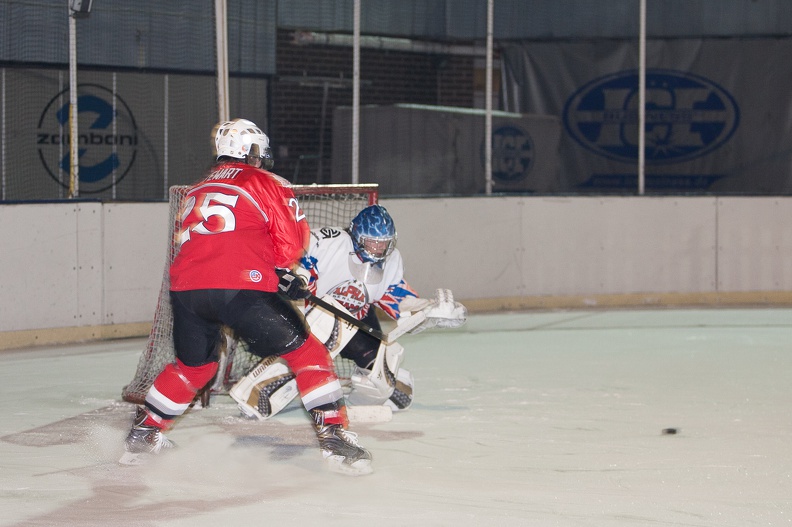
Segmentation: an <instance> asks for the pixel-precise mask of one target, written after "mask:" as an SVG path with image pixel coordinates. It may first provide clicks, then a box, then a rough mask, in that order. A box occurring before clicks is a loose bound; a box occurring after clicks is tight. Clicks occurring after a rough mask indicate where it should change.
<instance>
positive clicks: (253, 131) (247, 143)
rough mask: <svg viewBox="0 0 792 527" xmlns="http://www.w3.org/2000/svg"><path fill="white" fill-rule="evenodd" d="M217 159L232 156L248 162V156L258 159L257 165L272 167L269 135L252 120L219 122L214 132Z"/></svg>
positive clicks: (273, 162) (272, 160) (268, 168)
mask: <svg viewBox="0 0 792 527" xmlns="http://www.w3.org/2000/svg"><path fill="white" fill-rule="evenodd" d="M214 136H215V137H214V139H215V148H216V149H217V159H220V158H221V157H224V156H225V157H233V158H235V159H242V160H245V161H246V162H249V160H248V158H252V159H259V160H261V164H260V165H259V166H261V167H263V168H266V169H267V170H270V169H272V167H273V166H274V164H275V161H274V159H273V157H272V149H271V148H270V145H269V137H267V134H265V133H264V132H262V131H261V128H259V127H258V126H256V124H255V123H254V122H252V121H248V120H247V119H234V120H233V121H225V122H222V123H220V124H219V125H218V126H217V127H216V130H215V134H214Z"/></svg>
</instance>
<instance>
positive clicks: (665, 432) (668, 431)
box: [662, 428, 679, 436]
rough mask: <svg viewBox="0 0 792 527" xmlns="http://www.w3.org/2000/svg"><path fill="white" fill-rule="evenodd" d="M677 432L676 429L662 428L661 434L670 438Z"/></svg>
mask: <svg viewBox="0 0 792 527" xmlns="http://www.w3.org/2000/svg"><path fill="white" fill-rule="evenodd" d="M678 432H679V429H677V428H663V432H662V433H663V435H664V436H672V435H674V434H677V433H678Z"/></svg>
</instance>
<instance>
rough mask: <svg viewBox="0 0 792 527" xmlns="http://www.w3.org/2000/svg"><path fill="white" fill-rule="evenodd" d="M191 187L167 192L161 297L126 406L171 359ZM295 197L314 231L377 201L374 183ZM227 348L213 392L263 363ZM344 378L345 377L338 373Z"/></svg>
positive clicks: (344, 221)
mask: <svg viewBox="0 0 792 527" xmlns="http://www.w3.org/2000/svg"><path fill="white" fill-rule="evenodd" d="M189 188H190V187H189V186H186V185H176V186H172V187H170V189H169V198H168V204H169V205H168V208H169V214H168V224H169V225H171V231H170V234H169V237H168V247H167V253H166V254H167V259H166V262H165V272H164V273H163V277H162V285H161V287H160V293H159V298H158V300H157V306H156V310H155V312H154V319H153V322H152V326H151V331H150V332H149V337H148V341H147V342H146V347H145V349H144V350H143V352H142V353H141V356H140V359H139V361H138V366H137V370H136V371H135V375H134V377H133V379H132V381H131V382H130V383H129V384H128V385H126V386H125V387H124V388H123V390H122V398H123V400H125V401H128V402H131V403H136V404H142V403H143V401H144V400H145V397H146V392H148V389H149V387H150V386H151V385H152V383H153V382H154V379H155V378H156V377H157V375H159V373H160V372H161V371H162V369H163V368H164V367H165V366H166V365H167V364H169V363H171V362H173V361H174V360H175V357H176V354H175V351H174V349H173V312H172V311H171V304H170V274H169V268H170V264H171V262H173V259H174V258H175V257H176V254H177V253H178V251H179V245H178V237H177V236H176V234H177V233H178V232H179V231H180V230H181V218H180V210H181V204H182V201H183V200H184V197H185V196H186V194H187V191H188V190H189ZM291 189H292V191H293V192H294V195H295V196H296V197H297V199H298V200H299V202H300V207H301V208H302V210H303V212H304V213H305V215H306V218H307V219H308V225H310V227H311V228H312V229H314V228H318V227H341V228H346V227H347V226H348V225H349V223H350V222H351V221H352V219H353V218H354V217H355V216H356V215H357V213H358V212H360V211H361V210H362V209H364V208H365V207H367V206H369V205H374V204H376V203H377V202H378V198H379V191H378V185H377V184H376V183H371V184H357V185H343V184H340V185H292V187H291ZM226 340H227V342H226V349H224V350H221V354H220V356H221V361H220V367H219V368H218V373H217V377H216V378H215V380H214V382H213V383H212V385H211V390H212V391H214V392H224V391H226V390H227V389H228V388H230V387H231V385H233V384H234V383H235V382H236V381H238V380H239V379H241V378H242V377H243V376H244V375H245V374H247V372H248V371H250V369H252V368H253V367H254V366H255V365H256V364H258V362H259V361H260V360H261V358H260V357H258V356H255V355H252V354H250V353H248V352H247V351H246V348H245V346H244V345H236V343H235V342H233V341H231V340H230V339H226ZM339 375H341V376H343V375H345V374H344V373H342V372H340V373H339Z"/></svg>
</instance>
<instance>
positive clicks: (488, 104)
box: [484, 0, 495, 195]
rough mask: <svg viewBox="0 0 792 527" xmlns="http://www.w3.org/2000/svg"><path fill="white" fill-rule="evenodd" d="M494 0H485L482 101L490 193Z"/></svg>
mask: <svg viewBox="0 0 792 527" xmlns="http://www.w3.org/2000/svg"><path fill="white" fill-rule="evenodd" d="M494 3H495V0H487V67H486V75H487V80H486V88H485V90H484V91H485V97H486V100H485V102H484V107H485V109H486V110H485V116H484V178H485V182H486V184H485V192H486V193H487V195H490V194H492V27H493V21H492V19H493V14H494Z"/></svg>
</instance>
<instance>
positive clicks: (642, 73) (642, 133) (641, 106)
mask: <svg viewBox="0 0 792 527" xmlns="http://www.w3.org/2000/svg"><path fill="white" fill-rule="evenodd" d="M640 11H641V13H640V17H641V21H640V27H641V30H640V39H639V43H638V55H639V57H638V195H639V196H643V195H644V188H645V174H644V172H645V165H646V152H645V151H644V150H645V145H646V0H641V9H640Z"/></svg>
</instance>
